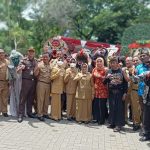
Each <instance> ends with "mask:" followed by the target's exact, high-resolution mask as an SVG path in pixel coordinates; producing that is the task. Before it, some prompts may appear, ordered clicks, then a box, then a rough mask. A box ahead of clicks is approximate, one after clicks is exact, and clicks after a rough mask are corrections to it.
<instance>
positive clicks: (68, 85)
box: [64, 58, 78, 121]
mask: <svg viewBox="0 0 150 150" xmlns="http://www.w3.org/2000/svg"><path fill="white" fill-rule="evenodd" d="M77 73H78V71H77V68H76V60H75V59H74V58H72V59H71V60H70V68H68V69H67V70H66V75H65V78H64V83H65V89H66V94H67V119H68V120H70V121H71V120H72V119H75V113H76V102H75V93H76V87H77V82H76V81H74V80H73V79H74V77H75V76H76V75H77Z"/></svg>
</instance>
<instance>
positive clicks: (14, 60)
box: [10, 50, 23, 67]
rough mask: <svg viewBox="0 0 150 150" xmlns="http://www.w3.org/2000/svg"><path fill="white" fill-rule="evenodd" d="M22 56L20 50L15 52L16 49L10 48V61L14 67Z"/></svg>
mask: <svg viewBox="0 0 150 150" xmlns="http://www.w3.org/2000/svg"><path fill="white" fill-rule="evenodd" d="M22 58H23V55H22V54H21V53H20V52H17V51H16V50H12V51H11V54H10V62H11V64H12V65H14V66H15V67H17V66H18V64H19V62H20V60H21V59H22Z"/></svg>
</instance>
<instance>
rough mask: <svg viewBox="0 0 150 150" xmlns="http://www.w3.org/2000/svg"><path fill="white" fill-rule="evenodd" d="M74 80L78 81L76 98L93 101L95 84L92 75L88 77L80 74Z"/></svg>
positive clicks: (88, 74)
mask: <svg viewBox="0 0 150 150" xmlns="http://www.w3.org/2000/svg"><path fill="white" fill-rule="evenodd" d="M74 80H75V81H77V90H76V98H77V99H85V100H92V98H93V97H94V84H93V79H92V75H91V74H90V73H89V72H88V73H87V74H86V75H83V74H82V73H78V74H77V75H76V77H75V78H74Z"/></svg>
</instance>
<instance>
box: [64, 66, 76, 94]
mask: <svg viewBox="0 0 150 150" xmlns="http://www.w3.org/2000/svg"><path fill="white" fill-rule="evenodd" d="M77 73H78V71H77V69H76V68H75V69H74V71H71V68H68V69H67V70H66V75H65V78H64V83H65V87H66V88H65V89H66V93H67V94H75V93H76V88H77V82H76V81H75V80H74V78H75V76H76V75H77Z"/></svg>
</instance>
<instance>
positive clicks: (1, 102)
mask: <svg viewBox="0 0 150 150" xmlns="http://www.w3.org/2000/svg"><path fill="white" fill-rule="evenodd" d="M8 64H9V61H8V60H6V59H5V52H4V50H3V49H0V113H1V112H2V113H3V116H4V117H8V114H7V103H8V96H9V95H8V91H9V87H8V72H7V71H8V70H7V67H8Z"/></svg>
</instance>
